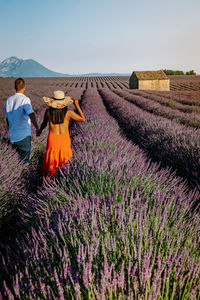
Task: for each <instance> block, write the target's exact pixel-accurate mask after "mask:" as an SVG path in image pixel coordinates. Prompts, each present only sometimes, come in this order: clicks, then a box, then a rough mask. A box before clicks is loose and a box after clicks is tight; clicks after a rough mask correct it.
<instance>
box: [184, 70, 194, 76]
mask: <svg viewBox="0 0 200 300" xmlns="http://www.w3.org/2000/svg"><path fill="white" fill-rule="evenodd" d="M185 75H196V73H195V72H194V70H190V71H188V72H186V73H185Z"/></svg>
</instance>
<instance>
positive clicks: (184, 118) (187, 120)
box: [112, 89, 200, 128]
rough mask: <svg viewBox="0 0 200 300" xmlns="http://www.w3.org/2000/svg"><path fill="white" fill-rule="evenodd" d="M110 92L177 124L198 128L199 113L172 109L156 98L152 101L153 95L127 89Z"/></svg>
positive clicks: (199, 122) (199, 125)
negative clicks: (131, 91)
mask: <svg viewBox="0 0 200 300" xmlns="http://www.w3.org/2000/svg"><path fill="white" fill-rule="evenodd" d="M112 92H114V93H115V94H117V95H118V96H120V97H122V98H123V99H125V100H127V101H129V102H131V103H133V104H135V105H137V106H138V107H140V108H141V109H143V110H145V111H148V112H150V113H152V114H154V115H157V116H162V117H164V118H167V119H170V120H174V121H175V122H177V123H178V124H183V125H185V126H189V127H194V128H200V114H199V115H197V114H194V113H183V112H181V111H179V110H178V109H172V108H171V107H166V106H163V105H161V104H160V103H159V101H157V100H156V99H155V101H154V96H153V95H152V96H151V97H149V96H148V95H147V94H143V93H141V95H139V94H136V93H135V94H134V93H130V92H129V90H117V89H115V90H113V89H112ZM150 99H151V100H150ZM199 112H200V110H199Z"/></svg>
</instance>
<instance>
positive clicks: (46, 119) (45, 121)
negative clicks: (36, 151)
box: [37, 109, 48, 136]
mask: <svg viewBox="0 0 200 300" xmlns="http://www.w3.org/2000/svg"><path fill="white" fill-rule="evenodd" d="M47 123H48V109H47V110H46V111H45V113H44V118H43V121H42V124H41V126H40V129H38V130H37V136H39V135H40V134H41V133H42V130H43V129H44V128H45V127H46V126H47Z"/></svg>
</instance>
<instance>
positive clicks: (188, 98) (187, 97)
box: [148, 91, 200, 106]
mask: <svg viewBox="0 0 200 300" xmlns="http://www.w3.org/2000/svg"><path fill="white" fill-rule="evenodd" d="M148 92H149V93H152V92H151V91H148ZM153 94H155V95H158V96H162V97H165V98H167V99H170V100H172V101H173V100H174V101H176V102H179V103H181V104H186V105H192V106H200V92H199V91H195V92H194V91H187V92H186V91H178V92H173V91H170V92H166V91H164V92H159V91H153Z"/></svg>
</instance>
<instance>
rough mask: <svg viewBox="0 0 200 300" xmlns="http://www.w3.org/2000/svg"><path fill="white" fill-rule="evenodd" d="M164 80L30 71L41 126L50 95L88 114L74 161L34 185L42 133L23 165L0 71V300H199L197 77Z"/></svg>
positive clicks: (78, 129) (75, 132) (9, 83)
mask: <svg viewBox="0 0 200 300" xmlns="http://www.w3.org/2000/svg"><path fill="white" fill-rule="evenodd" d="M170 77H171V76H170ZM170 79H171V91H169V92H158V91H155V92H154V91H138V90H129V89H128V85H129V84H128V81H129V78H128V77H125V76H124V77H69V78H42V79H41V78H35V79H34V78H27V79H26V85H27V91H26V93H25V94H26V95H27V96H29V97H30V99H31V102H32V106H33V108H34V110H35V112H36V115H37V118H38V120H39V123H41V121H42V117H43V114H44V111H45V108H46V107H45V105H44V103H43V100H42V96H51V95H52V93H53V91H54V90H63V91H64V92H65V93H66V94H68V95H70V96H72V97H74V98H76V99H79V101H80V105H81V108H82V110H83V112H84V115H85V117H86V122H85V123H77V122H72V123H71V124H70V135H71V142H72V151H73V160H72V162H71V164H70V165H66V166H63V167H62V168H60V169H59V170H58V173H57V176H56V177H54V178H53V179H51V180H45V181H44V182H43V180H42V171H41V166H42V159H43V153H44V149H45V146H46V141H47V134H48V129H46V130H44V132H43V133H42V135H41V136H40V137H36V136H35V133H34V131H33V134H32V154H31V160H30V165H29V166H24V165H23V164H22V163H21V162H20V161H19V159H18V156H17V154H16V153H15V152H14V150H12V148H11V147H10V145H9V144H8V132H7V129H6V123H5V116H4V110H3V107H4V102H5V100H6V99H7V97H8V96H10V95H12V94H13V93H14V88H13V85H14V79H13V78H5V79H3V78H0V129H1V135H0V270H1V272H0V299H2V300H3V299H9V300H11V299H27V300H28V299H38V300H39V299H97V300H99V299H101V300H103V299H106V300H108V299H109V300H111V299H114V300H115V299H130V300H132V299H136V300H151V299H152V300H154V299H157V300H164V299H170V300H172V299H200V246H199V245H200V223H199V213H200V209H199V204H200V78H199V76H196V77H193V76H188V77H187V76H185V77H181V76H173V77H171V78H170Z"/></svg>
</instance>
